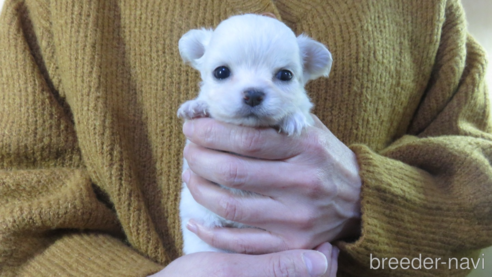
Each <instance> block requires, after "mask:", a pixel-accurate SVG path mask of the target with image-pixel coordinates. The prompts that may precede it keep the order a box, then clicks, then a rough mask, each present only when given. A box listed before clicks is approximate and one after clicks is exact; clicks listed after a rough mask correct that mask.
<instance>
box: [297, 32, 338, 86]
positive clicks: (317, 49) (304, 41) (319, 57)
mask: <svg viewBox="0 0 492 277" xmlns="http://www.w3.org/2000/svg"><path fill="white" fill-rule="evenodd" d="M297 43H298V44H299V50H300V51H301V55H302V59H303V70H304V79H305V81H306V82H307V81H309V80H314V79H316V78H318V77H321V76H324V77H328V75H329V74H330V70H331V64H332V62H333V59H332V58H331V53H330V51H328V49H327V48H326V47H325V46H324V45H323V44H321V43H319V42H317V41H315V40H313V39H311V38H310V37H308V36H306V35H304V34H302V35H300V36H298V37H297Z"/></svg>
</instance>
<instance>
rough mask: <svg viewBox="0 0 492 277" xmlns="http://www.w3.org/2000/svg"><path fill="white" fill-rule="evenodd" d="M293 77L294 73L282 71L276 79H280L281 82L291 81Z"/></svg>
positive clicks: (276, 75)
mask: <svg viewBox="0 0 492 277" xmlns="http://www.w3.org/2000/svg"><path fill="white" fill-rule="evenodd" d="M292 77H293V74H292V72H290V71H288V70H286V69H282V70H279V71H278V72H277V74H275V78H277V79H279V80H280V81H290V80H291V79H292Z"/></svg>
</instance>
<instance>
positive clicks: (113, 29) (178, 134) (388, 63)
mask: <svg viewBox="0 0 492 277" xmlns="http://www.w3.org/2000/svg"><path fill="white" fill-rule="evenodd" d="M263 12H270V13H273V14H275V15H276V16H277V18H279V19H281V20H282V21H283V22H285V23H286V24H287V25H288V26H289V27H291V28H292V29H293V30H294V32H296V33H297V34H300V33H306V34H307V35H309V36H311V37H312V38H313V39H315V40H318V41H321V42H322V43H323V44H325V45H327V46H328V48H329V49H330V51H331V52H332V54H333V59H334V64H333V68H332V72H331V74H330V77H329V78H328V79H326V78H321V79H318V80H316V81H313V82H311V83H309V84H308V86H307V91H308V93H309V96H310V97H311V98H312V100H313V102H314V104H315V108H314V110H313V113H314V114H316V115H317V116H318V117H319V118H320V119H321V120H322V122H323V123H324V124H325V125H326V126H327V127H328V128H329V129H330V130H331V131H332V132H333V133H334V134H335V135H336V136H337V137H338V138H339V139H340V140H341V141H342V142H344V143H345V144H346V145H348V146H349V147H350V148H351V149H352V150H353V151H354V152H355V153H356V155H357V158H358V162H359V165H360V175H361V178H362V180H363V186H362V203H361V206H362V235H361V237H360V238H358V239H357V240H356V241H354V242H338V243H337V245H338V246H339V247H340V248H341V254H340V257H339V273H338V275H339V276H464V275H466V274H467V270H462V269H456V268H455V267H454V266H453V267H452V269H448V267H447V266H439V267H438V269H432V270H426V269H420V270H412V269H411V268H410V269H406V270H405V269H402V268H400V267H399V268H398V269H390V268H389V267H388V266H386V267H385V268H384V269H381V268H380V269H378V270H374V269H372V270H371V269H369V267H370V262H371V260H370V257H371V255H372V257H378V258H379V259H382V258H391V257H395V258H398V259H402V258H403V257H407V258H409V259H412V258H414V257H419V254H422V257H430V258H432V259H435V258H441V260H443V261H446V260H447V259H448V258H451V257H455V258H458V259H460V258H461V257H473V258H475V259H476V257H477V256H478V250H479V249H481V248H483V247H486V246H488V245H491V244H492V205H491V203H492V169H491V161H492V135H491V132H492V123H491V122H492V121H491V112H490V111H491V109H490V102H489V96H488V93H487V89H486V86H485V83H484V76H485V74H484V71H485V67H486V63H485V55H484V52H483V50H482V49H481V47H480V46H479V45H478V44H477V43H476V42H475V40H474V39H473V38H471V37H470V36H469V35H467V33H466V26H465V18H464V13H463V9H462V7H461V6H460V3H459V2H457V1H456V0H425V1H404V0H378V1H371V0H367V1H366V0H357V1H355V0H354V1H347V0H330V1H321V0H320V1H318V0H299V1H290V0H285V1H266V0H251V1H238V0H221V1H217V0H213V1H198V0H186V1H181V0H163V1H151V0H138V1H134V0H91V1H65V0H7V1H6V2H5V6H4V8H3V11H2V14H1V16H0V275H1V276H146V275H149V274H152V273H155V272H157V271H159V270H160V269H162V268H163V267H164V266H165V265H166V264H168V263H169V262H171V261H172V260H173V259H176V258H177V257H179V256H180V255H181V250H180V249H181V247H182V237H181V231H180V223H179V212H178V205H179V199H180V189H181V166H182V150H183V147H184V142H185V137H184V135H183V134H182V131H181V126H182V121H181V120H179V119H178V118H177V117H176V112H177V109H178V107H179V106H180V104H181V103H183V102H185V101H186V100H189V99H192V98H194V97H196V95H197V92H198V83H199V79H200V78H199V73H198V72H197V71H195V70H194V69H192V68H191V67H190V66H187V65H185V64H183V62H182V61H181V58H180V55H179V52H178V40H179V38H180V37H181V36H182V35H183V34H184V33H185V32H187V31H188V30H190V29H194V28H201V27H215V26H216V25H217V24H218V23H219V22H220V21H222V20H224V19H226V18H228V17H229V16H231V15H235V14H240V13H263ZM470 266H471V265H470Z"/></svg>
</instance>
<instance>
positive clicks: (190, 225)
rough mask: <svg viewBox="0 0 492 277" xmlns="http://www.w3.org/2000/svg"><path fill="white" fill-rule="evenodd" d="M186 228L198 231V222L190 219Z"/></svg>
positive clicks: (194, 231)
mask: <svg viewBox="0 0 492 277" xmlns="http://www.w3.org/2000/svg"><path fill="white" fill-rule="evenodd" d="M186 228H188V230H190V231H192V232H193V233H196V231H197V227H196V224H195V223H193V222H191V221H188V223H186Z"/></svg>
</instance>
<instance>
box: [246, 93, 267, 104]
mask: <svg viewBox="0 0 492 277" xmlns="http://www.w3.org/2000/svg"><path fill="white" fill-rule="evenodd" d="M263 98H265V93H263V92H262V91H258V90H254V89H251V90H247V91H245V92H244V98H243V99H244V103H246V104H247V105H249V106H251V107H254V106H258V105H260V104H261V102H262V101H263Z"/></svg>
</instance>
